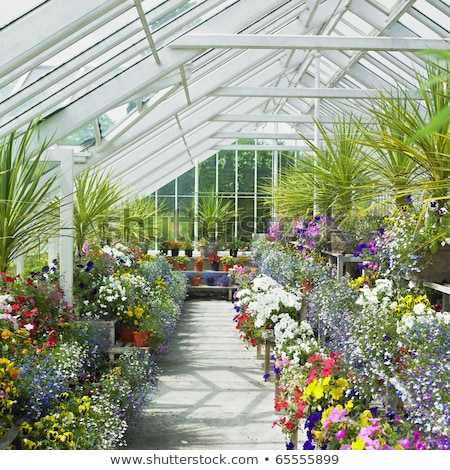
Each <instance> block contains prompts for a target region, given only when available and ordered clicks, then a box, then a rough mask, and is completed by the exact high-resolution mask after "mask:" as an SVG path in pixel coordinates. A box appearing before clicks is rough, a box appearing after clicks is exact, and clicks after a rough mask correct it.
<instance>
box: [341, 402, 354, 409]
mask: <svg viewBox="0 0 450 470" xmlns="http://www.w3.org/2000/svg"><path fill="white" fill-rule="evenodd" d="M338 406H339V405H338ZM353 406H354V403H353V400H348V402H347V403H346V404H345V409H346V410H347V411H351V410H352V409H353Z"/></svg>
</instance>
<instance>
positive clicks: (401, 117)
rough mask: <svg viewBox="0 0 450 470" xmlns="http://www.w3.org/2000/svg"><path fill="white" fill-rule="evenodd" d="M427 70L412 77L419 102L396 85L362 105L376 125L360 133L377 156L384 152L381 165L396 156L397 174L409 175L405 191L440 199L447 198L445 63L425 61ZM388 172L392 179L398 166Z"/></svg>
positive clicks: (449, 93)
mask: <svg viewBox="0 0 450 470" xmlns="http://www.w3.org/2000/svg"><path fill="white" fill-rule="evenodd" d="M426 70H427V75H426V76H425V77H423V76H420V75H417V77H418V80H419V84H420V88H419V92H418V93H419V96H420V99H416V98H415V97H413V96H411V94H410V93H409V92H408V91H407V90H405V89H403V88H401V87H398V93H396V94H389V95H388V94H384V93H381V92H380V94H379V97H378V98H376V99H375V100H373V101H372V103H371V104H370V105H368V106H367V107H366V111H367V112H368V113H369V114H370V115H372V116H373V118H374V122H375V123H376V126H375V128H372V129H371V130H370V133H366V134H365V138H366V142H365V143H366V145H368V146H371V147H372V148H374V149H376V150H377V154H378V156H381V155H382V153H383V152H384V153H385V155H386V158H385V162H387V161H389V159H392V161H393V162H395V159H398V158H400V162H403V163H404V164H405V171H404V172H402V176H405V175H406V172H407V171H409V172H411V173H410V176H411V178H409V179H408V180H407V181H406V184H410V185H411V187H410V192H411V191H414V190H416V191H420V192H422V191H426V192H427V193H428V195H429V196H430V197H434V198H443V197H447V190H448V188H449V179H448V178H449V176H450V133H449V131H450V118H449V116H448V109H449V106H450V87H449V83H450V82H449V80H450V69H449V61H448V60H447V61H446V62H445V63H443V64H437V63H428V64H427V69H426ZM430 123H433V126H432V127H431V128H430ZM404 157H406V158H407V159H408V160H409V163H408V162H407V161H405V160H404ZM380 166H381V165H379V166H378V169H380ZM393 170H394V171H393V173H392V175H391V177H392V178H395V177H396V174H397V175H398V168H393ZM399 181H402V180H401V179H399ZM396 189H399V190H400V193H401V192H402V191H401V188H396Z"/></svg>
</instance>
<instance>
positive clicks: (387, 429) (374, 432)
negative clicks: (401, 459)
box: [311, 405, 426, 450]
mask: <svg viewBox="0 0 450 470" xmlns="http://www.w3.org/2000/svg"><path fill="white" fill-rule="evenodd" d="M314 441H315V444H316V445H317V447H318V448H321V449H327V450H406V449H414V450H422V449H426V445H425V444H424V442H423V441H422V439H421V437H420V434H419V432H418V431H417V430H416V431H412V429H411V426H410V425H408V423H406V422H405V421H403V420H402V419H398V418H394V417H390V416H378V413H377V410H376V409H371V410H370V409H366V410H364V411H362V412H358V413H352V410H348V409H345V408H343V407H342V406H339V405H338V406H332V407H330V408H328V409H326V410H325V411H324V412H323V413H322V416H321V418H320V421H319V422H318V423H317V430H316V431H315V432H314ZM311 445H312V444H311Z"/></svg>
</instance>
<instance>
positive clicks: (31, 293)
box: [0, 273, 73, 347]
mask: <svg viewBox="0 0 450 470" xmlns="http://www.w3.org/2000/svg"><path fill="white" fill-rule="evenodd" d="M0 286H1V287H2V289H3V292H5V294H4V295H3V296H2V301H1V303H2V305H3V306H2V307H0V308H1V310H3V311H7V312H8V313H9V314H10V315H11V317H10V318H11V319H13V320H12V321H14V322H17V325H18V326H19V327H21V328H24V329H26V330H27V331H28V332H29V334H30V336H31V339H32V340H33V341H36V344H37V345H38V346H39V347H43V346H53V345H55V344H56V343H57V337H58V334H59V332H60V331H62V330H63V329H64V328H67V327H69V325H70V321H72V320H73V313H72V309H71V307H70V306H69V305H67V302H65V300H64V298H63V292H62V290H61V289H60V287H59V285H58V283H57V282H56V281H55V280H54V279H53V278H49V279H44V280H43V279H39V280H34V279H32V278H27V279H23V278H22V277H21V276H14V277H13V276H10V275H8V274H6V273H0Z"/></svg>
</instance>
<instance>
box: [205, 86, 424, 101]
mask: <svg viewBox="0 0 450 470" xmlns="http://www.w3.org/2000/svg"><path fill="white" fill-rule="evenodd" d="M379 93H380V90H377V89H365V90H360V89H348V88H277V87H223V88H219V89H218V90H216V91H214V92H213V93H211V94H212V95H214V96H235V97H246V98H248V97H266V98H327V99H335V98H337V99H339V98H342V99H367V98H376V97H378V96H379ZM411 97H416V98H418V99H419V98H420V95H419V93H418V92H416V91H412V92H411Z"/></svg>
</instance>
